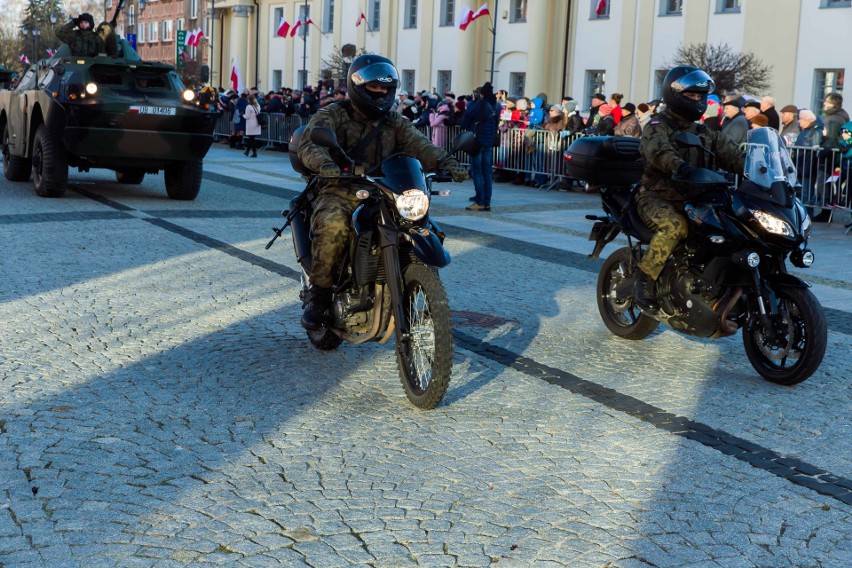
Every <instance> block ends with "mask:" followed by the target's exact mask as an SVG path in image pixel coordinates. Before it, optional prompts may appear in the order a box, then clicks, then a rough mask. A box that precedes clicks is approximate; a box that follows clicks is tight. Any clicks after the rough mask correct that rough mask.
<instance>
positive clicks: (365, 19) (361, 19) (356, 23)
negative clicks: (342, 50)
mask: <svg viewBox="0 0 852 568" xmlns="http://www.w3.org/2000/svg"><path fill="white" fill-rule="evenodd" d="M365 21H367V16H365V15H364V12H361V15H360V16H358V21H357V22H355V27H356V28H357V27H358V26H360V25H361V22H365Z"/></svg>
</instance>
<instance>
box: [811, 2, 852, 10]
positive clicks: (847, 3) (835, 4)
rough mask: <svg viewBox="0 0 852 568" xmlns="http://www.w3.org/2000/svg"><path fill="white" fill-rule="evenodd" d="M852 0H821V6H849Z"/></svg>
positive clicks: (851, 4)
mask: <svg viewBox="0 0 852 568" xmlns="http://www.w3.org/2000/svg"><path fill="white" fill-rule="evenodd" d="M850 6H852V0H820V2H819V7H820V8H849V7H850Z"/></svg>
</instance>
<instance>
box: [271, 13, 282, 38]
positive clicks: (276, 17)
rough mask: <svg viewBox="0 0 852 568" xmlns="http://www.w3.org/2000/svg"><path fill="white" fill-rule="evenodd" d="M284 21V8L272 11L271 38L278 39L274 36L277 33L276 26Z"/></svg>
mask: <svg viewBox="0 0 852 568" xmlns="http://www.w3.org/2000/svg"><path fill="white" fill-rule="evenodd" d="M282 19H284V8H275V9H273V10H272V37H280V36H277V35H275V34H276V33H277V32H278V25H279V24H280V23H281V20H282Z"/></svg>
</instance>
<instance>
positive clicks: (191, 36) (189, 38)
mask: <svg viewBox="0 0 852 568" xmlns="http://www.w3.org/2000/svg"><path fill="white" fill-rule="evenodd" d="M183 43H184V45H188V46H193V45H195V30H187V31H186V37H184V41H183Z"/></svg>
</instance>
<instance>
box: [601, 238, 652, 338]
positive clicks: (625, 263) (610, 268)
mask: <svg viewBox="0 0 852 568" xmlns="http://www.w3.org/2000/svg"><path fill="white" fill-rule="evenodd" d="M630 264H631V263H630V249H629V248H627V247H624V248H620V249H618V250H616V251H614V252H613V253H612V254H611V255H609V257H607V259H606V260H605V261H604V263H603V266H601V271H600V272H599V273H598V286H597V294H598V312H600V314H601V319H602V320H603V322H604V325H606V327H607V329H609V330H610V331H611V332H612V333H614V334H615V335H617V336H619V337H623V338H624V339H632V340H639V339H645V338H646V337H648V336H649V335H651V333H652V332H653V331H654V330H655V329H657V326H658V325H659V324H660V322H658V321H657V320H655V319H653V318H649V317H648V316H646V315H644V314H643V313H642V311H641V310H640V309H639V308H638V307H637V306H636V304H635V303H634V302H633V297H632V296H624V297H618V295H617V294H616V287H617V286H618V285H619V284H620V283H621V282H622V281H623V280H624V279H625V278H628V277H629V275H630Z"/></svg>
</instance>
